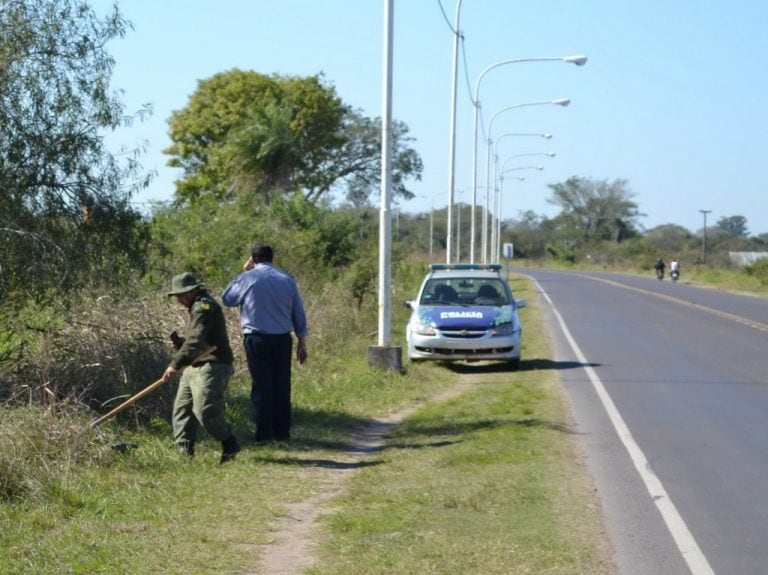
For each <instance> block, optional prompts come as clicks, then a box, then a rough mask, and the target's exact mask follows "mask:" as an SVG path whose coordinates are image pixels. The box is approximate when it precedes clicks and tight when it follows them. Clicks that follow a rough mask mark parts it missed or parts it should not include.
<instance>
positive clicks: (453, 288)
mask: <svg viewBox="0 0 768 575" xmlns="http://www.w3.org/2000/svg"><path fill="white" fill-rule="evenodd" d="M419 303H420V304H421V305H490V306H501V305H509V299H508V298H507V290H506V289H504V283H503V282H502V281H501V280H499V279H493V278H490V279H489V278H472V277H463V278H435V279H430V280H428V281H427V284H426V285H425V286H424V290H423V291H422V293H421V300H420V302H419Z"/></svg>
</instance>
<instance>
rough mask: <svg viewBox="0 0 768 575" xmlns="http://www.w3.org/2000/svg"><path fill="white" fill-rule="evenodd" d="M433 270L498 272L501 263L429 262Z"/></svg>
mask: <svg viewBox="0 0 768 575" xmlns="http://www.w3.org/2000/svg"><path fill="white" fill-rule="evenodd" d="M429 269H431V270H432V271H438V270H490V271H492V272H497V271H500V270H501V264H429Z"/></svg>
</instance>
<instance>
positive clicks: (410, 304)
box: [403, 300, 413, 309]
mask: <svg viewBox="0 0 768 575" xmlns="http://www.w3.org/2000/svg"><path fill="white" fill-rule="evenodd" d="M403 305H404V306H405V307H407V308H408V309H413V302H412V301H409V300H405V301H404V302H403Z"/></svg>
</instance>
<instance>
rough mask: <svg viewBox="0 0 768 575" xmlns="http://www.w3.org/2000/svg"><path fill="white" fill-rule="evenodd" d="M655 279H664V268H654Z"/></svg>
mask: <svg viewBox="0 0 768 575" xmlns="http://www.w3.org/2000/svg"><path fill="white" fill-rule="evenodd" d="M656 279H658V280H659V281H661V280H663V279H664V268H656Z"/></svg>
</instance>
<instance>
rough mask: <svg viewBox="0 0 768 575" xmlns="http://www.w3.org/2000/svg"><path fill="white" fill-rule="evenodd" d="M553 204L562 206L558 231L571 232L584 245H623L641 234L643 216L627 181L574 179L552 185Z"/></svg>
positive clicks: (558, 220)
mask: <svg viewBox="0 0 768 575" xmlns="http://www.w3.org/2000/svg"><path fill="white" fill-rule="evenodd" d="M549 188H550V190H552V196H551V197H550V198H549V199H548V200H547V201H548V202H549V203H551V204H554V205H557V206H560V208H562V211H561V212H560V214H559V215H558V216H557V218H556V220H557V223H558V227H560V228H571V229H572V231H573V232H574V233H575V234H577V235H578V236H580V237H581V239H582V240H583V241H594V240H608V239H612V240H614V241H622V240H624V239H627V238H628V237H631V236H633V235H635V234H636V233H637V227H638V224H637V220H638V218H639V217H640V216H642V215H643V214H641V213H640V211H639V209H638V206H637V204H636V203H635V202H634V201H633V200H632V198H633V197H634V196H635V194H634V193H633V192H631V191H630V189H629V186H628V183H627V181H626V180H614V181H612V182H609V181H607V180H600V181H598V180H592V179H589V178H580V177H577V176H573V177H571V178H568V180H566V181H565V182H562V183H558V184H550V185H549Z"/></svg>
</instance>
